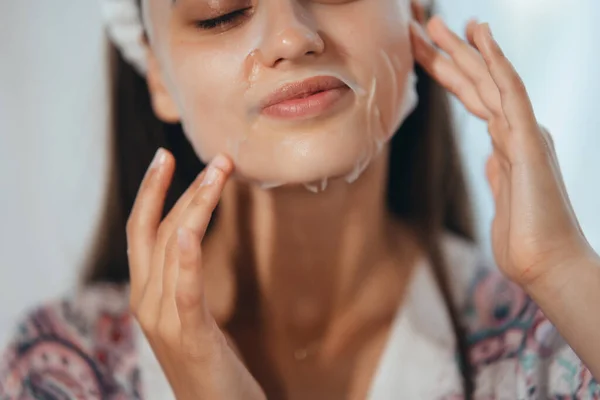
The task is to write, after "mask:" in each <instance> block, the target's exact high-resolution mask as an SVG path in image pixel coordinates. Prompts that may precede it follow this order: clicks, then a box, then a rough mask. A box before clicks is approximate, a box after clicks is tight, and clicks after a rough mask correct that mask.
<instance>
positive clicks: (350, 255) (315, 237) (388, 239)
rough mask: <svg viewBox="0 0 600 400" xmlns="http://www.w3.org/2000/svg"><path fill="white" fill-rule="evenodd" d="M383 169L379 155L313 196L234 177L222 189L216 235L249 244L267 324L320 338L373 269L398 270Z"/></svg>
mask: <svg viewBox="0 0 600 400" xmlns="http://www.w3.org/2000/svg"><path fill="white" fill-rule="evenodd" d="M387 168H388V153H387V152H383V153H382V154H381V155H380V156H379V157H378V158H377V159H375V160H374V161H373V163H372V164H371V165H370V167H369V168H368V169H367V170H366V171H365V172H364V173H363V175H362V176H361V177H360V178H359V179H358V180H357V181H356V182H354V183H353V184H348V183H347V182H345V181H344V180H337V181H333V182H330V184H329V185H328V187H327V189H326V190H325V191H324V192H322V193H318V194H315V193H312V192H310V191H308V190H307V189H305V188H303V187H282V188H278V189H271V190H261V189H259V188H257V187H254V186H245V185H243V184H241V183H237V182H232V183H231V185H230V186H229V187H228V188H227V189H226V192H225V193H224V195H223V200H222V206H221V208H220V210H219V212H220V215H219V220H218V221H219V222H218V225H217V226H216V227H215V228H216V229H215V232H214V233H215V235H216V236H223V237H224V233H225V232H238V237H237V238H236V239H233V238H230V240H232V241H236V242H237V243H236V246H238V247H239V244H240V243H241V242H245V243H246V246H248V250H249V251H248V252H247V253H248V254H251V255H252V256H251V257H252V259H251V260H248V264H253V266H254V269H255V272H254V273H255V277H256V278H255V279H256V282H257V287H258V292H259V293H258V296H259V300H260V301H259V305H260V308H261V310H260V311H261V312H262V313H263V314H264V315H265V316H266V318H265V319H266V320H267V321H268V322H267V324H268V325H270V326H271V328H274V329H279V330H281V329H283V330H285V331H286V332H288V336H289V332H294V333H292V335H297V336H298V337H302V338H303V340H310V338H314V337H318V336H321V335H323V334H324V332H325V331H327V330H328V329H329V328H330V326H329V325H330V324H331V322H332V321H333V320H334V319H335V316H336V315H340V314H342V313H344V311H345V310H346V309H347V308H348V307H349V305H350V304H351V303H352V302H353V301H355V300H356V299H357V298H358V297H359V296H357V294H358V293H359V292H361V293H362V292H363V291H364V290H363V289H364V285H366V284H368V283H369V282H371V281H372V277H373V274H374V271H375V270H378V269H379V270H380V269H381V268H382V267H384V266H388V267H389V266H390V265H391V264H393V265H394V268H396V269H398V265H397V264H398V252H399V249H400V246H399V241H398V232H400V231H399V228H398V224H397V223H394V222H392V221H393V219H392V218H390V216H389V215H388V212H387V207H386V186H387ZM240 193H244V195H243V196H242V195H240ZM241 205H242V206H241ZM240 210H244V211H243V213H244V214H245V215H241V214H240ZM240 219H242V220H244V221H245V222H246V227H245V228H244V229H242V231H243V232H240ZM211 236H212V235H211ZM219 240H220V239H219ZM400 252H401V253H402V251H400ZM405 261H406V262H410V261H412V259H411V260H405ZM367 278H368V279H367ZM384 280H385V279H384ZM361 295H362V294H361Z"/></svg>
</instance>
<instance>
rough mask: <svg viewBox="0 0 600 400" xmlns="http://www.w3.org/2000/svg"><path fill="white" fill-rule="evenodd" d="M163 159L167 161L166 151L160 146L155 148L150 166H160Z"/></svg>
mask: <svg viewBox="0 0 600 400" xmlns="http://www.w3.org/2000/svg"><path fill="white" fill-rule="evenodd" d="M165 161H167V152H166V151H165V149H163V148H162V147H161V148H159V149H158V150H156V153H155V154H154V158H153V159H152V162H151V163H150V168H158V167H160V166H162V165H163V164H164V163H165Z"/></svg>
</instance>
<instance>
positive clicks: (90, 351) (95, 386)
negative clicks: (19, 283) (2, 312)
mask: <svg viewBox="0 0 600 400" xmlns="http://www.w3.org/2000/svg"><path fill="white" fill-rule="evenodd" d="M128 300H129V295H128V291H127V288H126V287H123V286H116V285H109V284H101V285H94V286H88V287H84V288H81V289H78V290H76V291H74V292H73V293H70V294H69V295H67V296H65V297H62V298H60V299H55V300H52V301H49V302H46V303H44V304H41V305H39V306H37V307H35V308H33V309H31V310H30V311H29V312H28V313H26V314H25V316H24V317H23V318H22V320H21V321H20V322H19V323H18V325H17V329H16V331H15V333H14V334H13V336H12V338H11V340H10V342H9V344H8V346H7V347H6V348H5V350H4V352H3V354H2V358H1V359H0V399H13V398H19V399H21V398H85V399H95V398H102V399H105V398H110V399H116V398H139V370H138V366H137V365H136V362H137V360H136V352H135V343H134V326H133V323H132V322H133V320H132V316H131V315H130V313H129V311H128Z"/></svg>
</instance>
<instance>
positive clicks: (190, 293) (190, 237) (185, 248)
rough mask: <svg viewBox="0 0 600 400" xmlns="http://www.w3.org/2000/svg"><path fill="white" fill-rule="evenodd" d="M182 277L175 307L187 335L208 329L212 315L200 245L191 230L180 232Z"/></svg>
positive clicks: (180, 269) (178, 278) (178, 241)
mask: <svg viewBox="0 0 600 400" xmlns="http://www.w3.org/2000/svg"><path fill="white" fill-rule="evenodd" d="M177 244H178V253H179V257H178V260H179V265H178V268H179V271H178V272H179V273H178V276H177V282H176V292H175V305H176V309H177V314H178V316H179V321H180V325H181V330H182V332H183V333H184V334H187V333H188V332H198V331H200V330H201V329H202V328H204V327H206V326H208V322H209V321H210V312H209V311H208V307H207V306H206V302H205V299H204V285H203V279H202V257H201V248H200V241H199V240H198V237H197V236H196V235H195V234H194V233H193V232H192V231H191V230H189V229H188V228H185V227H181V228H179V229H178V230H177Z"/></svg>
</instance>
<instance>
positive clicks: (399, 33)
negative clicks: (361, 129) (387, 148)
mask: <svg viewBox="0 0 600 400" xmlns="http://www.w3.org/2000/svg"><path fill="white" fill-rule="evenodd" d="M401 1H403V0H401ZM353 4H357V6H356V8H355V9H347V12H348V13H351V14H352V15H338V18H339V19H340V20H339V22H338V24H337V27H338V28H339V29H337V30H330V31H329V35H330V36H331V39H332V42H334V43H335V44H336V45H337V47H338V48H339V52H340V54H343V55H344V57H345V58H346V62H347V64H348V67H349V68H350V69H352V70H353V73H354V74H355V75H356V76H357V78H358V79H359V82H360V84H361V86H362V87H363V88H364V89H365V90H366V91H367V92H369V93H373V95H374V102H373V104H374V106H373V110H374V111H373V112H375V113H377V115H380V117H376V118H377V119H380V120H381V125H382V127H383V130H384V135H389V134H390V133H393V131H395V129H396V128H397V125H398V123H399V122H401V121H400V120H401V118H402V116H403V115H402V114H403V112H404V109H405V106H407V105H408V103H410V98H409V97H408V95H407V92H408V91H410V89H411V87H410V85H412V84H413V82H412V81H411V80H410V79H409V76H410V74H411V72H412V71H413V69H414V59H413V55H412V50H411V46H410V38H409V27H408V23H407V21H408V16H407V15H405V11H403V10H402V8H401V7H398V4H399V1H398V0H392V1H369V0H363V1H359V2H356V3H353ZM356 15H360V17H356ZM347 21H351V22H352V24H348V23H347ZM344 22H345V23H346V24H347V25H344ZM329 26H331V27H335V26H336V25H335V24H330V25H329Z"/></svg>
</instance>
